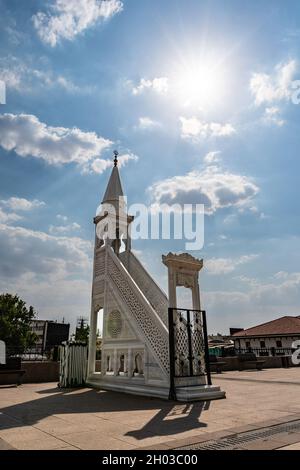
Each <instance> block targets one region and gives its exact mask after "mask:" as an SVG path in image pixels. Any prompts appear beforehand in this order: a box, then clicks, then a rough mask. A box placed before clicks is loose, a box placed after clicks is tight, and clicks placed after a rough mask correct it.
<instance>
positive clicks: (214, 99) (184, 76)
mask: <svg viewBox="0 0 300 470" xmlns="http://www.w3.org/2000/svg"><path fill="white" fill-rule="evenodd" d="M174 75H175V76H174V91H175V93H176V99H177V100H178V102H179V103H180V104H181V105H183V106H187V107H190V106H195V107H198V108H202V107H206V108H207V107H210V106H215V105H216V104H217V103H218V101H219V100H220V99H221V97H222V96H223V94H224V89H225V87H224V80H225V76H224V75H225V74H224V70H222V68H221V67H220V66H217V65H214V64H209V63H202V64H201V63H200V64H185V66H182V67H181V69H179V70H177V71H176V73H175V74H174Z"/></svg>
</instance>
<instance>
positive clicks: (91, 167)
mask: <svg viewBox="0 0 300 470" xmlns="http://www.w3.org/2000/svg"><path fill="white" fill-rule="evenodd" d="M130 160H133V161H137V160H138V156H137V155H135V154H133V153H124V154H122V155H118V166H119V167H120V168H121V167H122V166H124V165H126V163H128V162H129V161H130ZM112 166H113V162H112V160H104V159H103V158H96V159H95V160H93V161H92V162H91V163H88V164H87V165H85V166H84V171H85V172H87V173H89V172H91V171H94V172H95V173H98V174H101V173H103V172H104V171H105V170H107V168H111V167H112Z"/></svg>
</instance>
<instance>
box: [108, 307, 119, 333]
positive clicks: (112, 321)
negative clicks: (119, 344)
mask: <svg viewBox="0 0 300 470" xmlns="http://www.w3.org/2000/svg"><path fill="white" fill-rule="evenodd" d="M122 327H123V320H122V315H121V313H120V312H119V311H118V310H113V311H112V312H110V313H109V314H108V318H107V332H108V334H109V336H110V337H111V338H118V337H119V336H120V335H121V333H122Z"/></svg>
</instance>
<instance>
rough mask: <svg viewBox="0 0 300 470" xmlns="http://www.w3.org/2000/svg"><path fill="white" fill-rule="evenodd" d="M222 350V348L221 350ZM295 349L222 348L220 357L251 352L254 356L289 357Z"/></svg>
mask: <svg viewBox="0 0 300 470" xmlns="http://www.w3.org/2000/svg"><path fill="white" fill-rule="evenodd" d="M221 349H222V348H221ZM294 351H295V349H293V348H275V347H273V348H251V347H250V348H232V349H231V348H228V349H226V348H223V349H222V352H221V355H222V356H223V357H228V356H236V355H237V354H244V353H249V352H252V353H254V354H255V355H256V356H261V357H267V356H291V355H292V354H293V352H294Z"/></svg>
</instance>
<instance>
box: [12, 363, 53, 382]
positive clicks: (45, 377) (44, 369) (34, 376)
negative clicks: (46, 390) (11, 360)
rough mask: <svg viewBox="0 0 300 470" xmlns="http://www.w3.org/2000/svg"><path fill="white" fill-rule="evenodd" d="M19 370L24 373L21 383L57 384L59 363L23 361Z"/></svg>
mask: <svg viewBox="0 0 300 470" xmlns="http://www.w3.org/2000/svg"><path fill="white" fill-rule="evenodd" d="M21 368H22V369H24V370H25V371H26V372H25V374H24V375H23V383H41V382H58V380H59V362H53V361H43V362H39V361H32V362H30V361H24V362H22V367H21Z"/></svg>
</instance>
